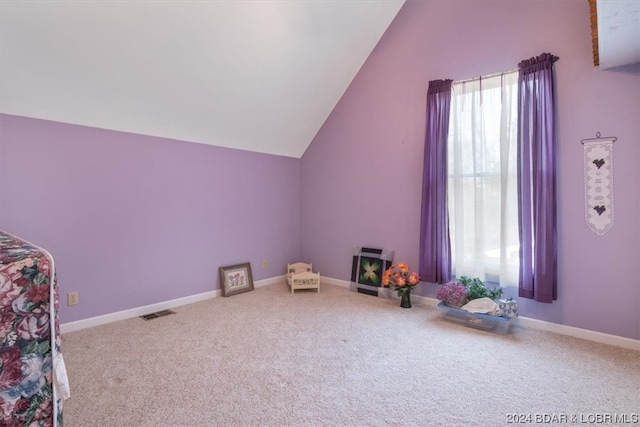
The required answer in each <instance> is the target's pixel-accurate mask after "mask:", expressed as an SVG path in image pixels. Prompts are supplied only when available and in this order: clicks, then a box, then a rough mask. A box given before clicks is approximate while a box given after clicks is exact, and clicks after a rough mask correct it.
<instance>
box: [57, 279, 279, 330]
mask: <svg viewBox="0 0 640 427" xmlns="http://www.w3.org/2000/svg"><path fill="white" fill-rule="evenodd" d="M284 277H285V276H278V277H271V278H268V279H263V280H256V281H255V282H253V286H254V287H255V288H260V287H262V286H267V285H271V284H273V283H278V282H281V281H283V280H284ZM220 295H222V292H221V291H220V290H219V289H218V290H215V291H209V292H204V293H201V294H196V295H190V296H188V297H183V298H177V299H173V300H169V301H163V302H159V303H156V304H149V305H145V306H142V307H136V308H131V309H129V310H123V311H117V312H115V313H109V314H104V315H102V316H96V317H90V318H88V319H82V320H77V321H75V322H69V323H63V324H61V325H60V333H61V334H64V333H67V332H73V331H78V330H80V329H85V328H91V327H93V326H99V325H104V324H106V323H111V322H117V321H119V320H124V319H130V318H132V317H138V316H142V315H144V314H149V313H153V312H155V311H160V310H167V309H170V308H174V307H180V306H182V305H187V304H193V303H196V302H200V301H204V300H208V299H211V298H217V297H219V296H220Z"/></svg>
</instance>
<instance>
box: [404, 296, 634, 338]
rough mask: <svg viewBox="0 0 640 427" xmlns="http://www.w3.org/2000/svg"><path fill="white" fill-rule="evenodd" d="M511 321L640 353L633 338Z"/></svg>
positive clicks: (423, 300) (434, 302) (429, 301)
mask: <svg viewBox="0 0 640 427" xmlns="http://www.w3.org/2000/svg"><path fill="white" fill-rule="evenodd" d="M411 301H412V302H413V301H416V302H417V303H418V304H423V305H428V306H430V307H437V306H438V304H439V303H440V300H438V299H436V298H430V297H422V296H419V295H415V296H414V295H412V296H411ZM511 321H512V322H513V325H514V326H520V327H522V328H531V329H540V330H542V331H547V332H553V333H555V334H559V335H566V336H570V337H575V338H581V339H584V340H588V341H593V342H598V343H601V344H608V345H613V346H616V347H623V348H627V349H630V350H636V351H640V340H634V339H632V338H626V337H620V336H618V335H611V334H605V333H602V332H597V331H590V330H588V329H581V328H576V327H574V326H567V325H561V324H559V323H552V322H547V321H545V320H538V319H532V318H530V317H523V316H519V317H514V318H513V319H512V320H511Z"/></svg>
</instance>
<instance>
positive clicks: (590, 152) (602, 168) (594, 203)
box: [582, 132, 616, 235]
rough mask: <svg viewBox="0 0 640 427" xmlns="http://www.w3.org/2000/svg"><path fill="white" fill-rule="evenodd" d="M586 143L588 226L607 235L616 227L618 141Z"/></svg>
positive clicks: (585, 165)
mask: <svg viewBox="0 0 640 427" xmlns="http://www.w3.org/2000/svg"><path fill="white" fill-rule="evenodd" d="M596 136H597V137H596V138H592V139H583V140H582V145H583V146H584V204H585V206H584V209H585V219H586V221H587V225H588V226H589V228H590V229H591V231H593V232H594V233H596V234H599V235H603V234H605V233H606V232H608V231H609V230H610V229H611V227H612V226H613V220H614V205H613V143H614V142H615V141H616V138H615V137H605V138H601V137H600V132H598V133H597V134H596Z"/></svg>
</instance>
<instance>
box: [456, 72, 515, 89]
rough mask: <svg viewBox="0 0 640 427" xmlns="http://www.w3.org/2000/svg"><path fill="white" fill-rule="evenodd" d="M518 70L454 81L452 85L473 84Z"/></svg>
mask: <svg viewBox="0 0 640 427" xmlns="http://www.w3.org/2000/svg"><path fill="white" fill-rule="evenodd" d="M517 72H518V69H517V68H516V69H513V70H508V71H502V72H500V73H493V74H487V75H486V76H479V77H473V78H470V79H465V80H455V81H454V82H453V83H452V84H454V85H455V84H462V83H469V82H474V81H476V80H480V79H488V78H491V77H498V76H502V75H505V74H511V73H517Z"/></svg>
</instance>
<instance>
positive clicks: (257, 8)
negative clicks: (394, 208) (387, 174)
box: [0, 0, 404, 157]
mask: <svg viewBox="0 0 640 427" xmlns="http://www.w3.org/2000/svg"><path fill="white" fill-rule="evenodd" d="M403 3H404V0H298V1H295V0H282V1H272V0H255V1H248V0H247V1H226V0H217V1H187V0H183V1H152V0H146V1H143V0H139V1H102V0H93V1H14V0H1V1H0V112H2V113H6V114H14V115H19V116H26V117H35V118H41V119H47V120H54V121H59V122H65V123H73V124H80V125H87V126H94V127H99V128H105V129H113V130H119V131H126V132H134V133H139V134H145V135H153V136H161V137H168V138H175V139H180V140H185V141H191V142H199V143H205V144H212V145H217V146H223V147H233V148H238V149H243V150H251V151H258V152H264V153H272V154H278V155H284V156H290V157H300V156H302V154H303V153H304V151H305V149H306V148H307V146H308V145H309V144H310V142H311V140H312V139H313V137H314V136H315V134H316V132H317V131H318V129H319V128H320V126H322V123H324V121H325V119H326V118H327V116H328V115H329V113H330V112H331V110H332V109H333V107H334V106H335V104H336V103H337V102H338V100H339V99H340V97H341V96H342V94H343V93H344V91H345V90H346V88H347V86H348V85H349V83H350V82H351V80H352V79H353V77H354V76H355V75H356V73H357V72H358V70H359V69H360V67H361V66H362V64H363V63H364V61H365V60H366V58H367V57H368V56H369V54H370V53H371V51H372V50H373V48H374V47H375V45H376V43H377V42H378V40H379V39H380V37H381V36H382V34H383V33H384V31H385V30H386V28H387V27H388V26H389V24H390V23H391V21H392V20H393V18H394V17H395V16H396V14H397V12H398V11H399V10H400V8H401V7H402V4H403Z"/></svg>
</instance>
